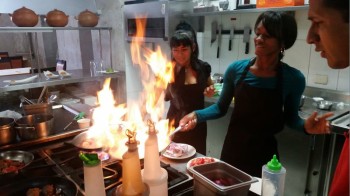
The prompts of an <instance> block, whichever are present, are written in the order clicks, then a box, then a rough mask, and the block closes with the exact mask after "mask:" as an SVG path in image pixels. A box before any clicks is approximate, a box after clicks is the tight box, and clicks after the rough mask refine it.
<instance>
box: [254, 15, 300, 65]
mask: <svg viewBox="0 0 350 196" xmlns="http://www.w3.org/2000/svg"><path fill="white" fill-rule="evenodd" d="M260 22H261V23H262V25H263V26H264V27H265V29H266V30H267V32H268V33H269V35H270V36H272V37H274V38H276V39H277V40H278V41H279V43H280V44H281V47H282V50H284V49H289V48H290V47H292V46H293V44H294V42H295V40H296V38H297V35H298V28H297V22H296V21H295V18H294V16H292V15H291V14H288V13H286V12H274V11H266V12H263V13H261V14H260V15H259V17H258V19H257V20H256V22H255V26H254V30H256V28H257V27H258V25H259V24H260ZM281 55H282V56H280V59H282V57H283V54H282V53H281Z"/></svg>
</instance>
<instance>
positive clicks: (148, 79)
mask: <svg viewBox="0 0 350 196" xmlns="http://www.w3.org/2000/svg"><path fill="white" fill-rule="evenodd" d="M145 24H146V19H145V18H144V17H143V18H142V17H140V19H137V20H136V26H137V33H136V36H135V39H134V40H132V43H131V56H132V61H133V64H134V65H137V66H138V67H139V68H140V70H141V76H140V77H141V80H142V85H143V87H144V88H143V91H142V93H141V95H140V98H139V100H135V101H133V103H132V104H131V105H128V106H127V107H126V106H125V104H121V105H117V106H115V104H116V101H115V100H114V97H113V93H112V91H111V89H110V88H109V84H110V79H107V80H106V81H105V84H104V86H103V89H102V90H101V91H99V92H98V102H99V107H97V108H96V109H95V110H94V112H93V116H92V118H93V126H92V127H91V128H90V129H89V131H88V132H89V137H93V138H94V139H95V140H96V142H98V143H99V144H102V145H103V146H104V147H105V148H106V149H108V150H109V154H110V155H111V156H112V157H115V158H121V157H122V154H123V153H124V152H126V151H127V146H126V145H125V143H126V142H127V140H128V137H127V136H126V134H125V131H126V130H127V129H128V130H131V131H135V132H136V140H137V141H138V142H140V145H139V146H138V147H139V155H140V157H141V158H142V157H143V156H144V146H145V145H144V143H145V141H146V139H147V137H148V134H147V131H148V125H147V121H148V120H151V121H152V122H153V123H154V125H155V128H156V130H157V131H158V142H159V144H158V146H159V148H160V149H159V150H162V149H164V148H165V147H166V146H168V144H169V142H170V140H169V137H168V135H169V132H170V131H169V128H171V129H173V122H171V123H169V121H168V120H167V119H162V116H164V109H165V107H164V105H165V104H164V90H165V88H166V86H167V84H168V83H169V82H173V78H174V76H173V67H174V65H173V64H172V63H171V62H169V61H168V60H167V58H166V55H164V54H162V51H161V48H160V47H159V46H158V47H157V50H156V51H153V50H151V49H149V48H147V47H145V44H144V42H143V39H142V37H144V33H145V32H144V29H145V28H144V27H145Z"/></svg>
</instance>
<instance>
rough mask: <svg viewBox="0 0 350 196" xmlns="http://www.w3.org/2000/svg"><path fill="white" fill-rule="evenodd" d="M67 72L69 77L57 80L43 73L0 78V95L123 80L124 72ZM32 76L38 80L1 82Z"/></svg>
mask: <svg viewBox="0 0 350 196" xmlns="http://www.w3.org/2000/svg"><path fill="white" fill-rule="evenodd" d="M67 72H68V73H70V74H71V76H70V77H65V78H57V79H47V78H46V77H45V76H44V74H43V73H39V74H38V73H36V74H19V75H9V76H1V77H0V93H3V92H8V91H16V90H23V89H31V88H39V87H43V86H56V85H62V84H70V83H81V82H89V81H96V80H104V79H106V78H125V72H124V71H118V72H116V73H113V74H101V75H98V76H91V75H90V70H68V71H67ZM34 75H38V78H37V79H35V80H34V81H33V82H29V83H24V84H15V85H10V84H8V83H5V82H3V81H4V80H20V79H24V78H27V77H30V76H34Z"/></svg>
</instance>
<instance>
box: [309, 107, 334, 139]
mask: <svg viewBox="0 0 350 196" xmlns="http://www.w3.org/2000/svg"><path fill="white" fill-rule="evenodd" d="M331 116H333V112H327V113H325V114H324V115H322V116H319V117H317V112H313V113H312V114H311V116H309V118H307V119H306V120H305V125H304V127H305V130H306V132H307V133H309V134H329V133H331V129H330V128H329V122H328V120H327V118H329V117H331Z"/></svg>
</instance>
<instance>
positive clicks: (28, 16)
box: [10, 7, 39, 27]
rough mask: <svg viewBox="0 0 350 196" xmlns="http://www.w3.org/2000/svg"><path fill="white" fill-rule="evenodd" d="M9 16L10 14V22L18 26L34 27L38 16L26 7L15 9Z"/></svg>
mask: <svg viewBox="0 0 350 196" xmlns="http://www.w3.org/2000/svg"><path fill="white" fill-rule="evenodd" d="M10 16H12V22H13V23H15V25H17V26H18V27H34V26H35V25H37V24H38V21H39V16H38V15H37V14H36V13H35V12H34V11H33V10H31V9H28V8H26V7H22V8H20V9H17V10H15V11H14V12H13V13H12V14H10Z"/></svg>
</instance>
